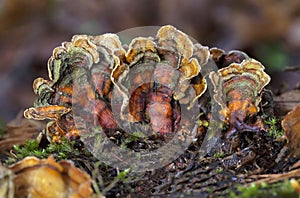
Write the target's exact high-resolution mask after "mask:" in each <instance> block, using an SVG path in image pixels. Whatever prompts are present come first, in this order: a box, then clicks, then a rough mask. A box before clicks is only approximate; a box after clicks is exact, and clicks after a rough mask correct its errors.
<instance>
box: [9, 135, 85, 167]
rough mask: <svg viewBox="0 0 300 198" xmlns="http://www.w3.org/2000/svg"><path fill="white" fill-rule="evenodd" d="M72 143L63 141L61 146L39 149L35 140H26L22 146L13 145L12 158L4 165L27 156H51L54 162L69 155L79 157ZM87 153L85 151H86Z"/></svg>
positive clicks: (54, 145) (55, 145)
mask: <svg viewBox="0 0 300 198" xmlns="http://www.w3.org/2000/svg"><path fill="white" fill-rule="evenodd" d="M74 144H75V142H74V141H68V140H67V139H63V140H62V143H61V144H49V145H48V146H47V147H46V148H40V147H39V144H38V142H37V141H36V140H27V141H26V142H25V144H24V145H22V146H21V145H14V146H13V149H14V151H15V152H14V153H15V157H14V158H9V159H8V160H7V161H6V162H5V163H6V164H11V163H14V162H16V161H18V160H21V159H23V158H25V157H27V156H35V157H38V158H40V159H43V158H47V157H48V156H50V155H53V156H54V158H55V159H56V160H61V159H67V158H68V156H71V155H77V154H78V155H79V154H80V153H83V152H85V151H80V150H79V149H77V148H75V147H74ZM86 152H87V151H86Z"/></svg>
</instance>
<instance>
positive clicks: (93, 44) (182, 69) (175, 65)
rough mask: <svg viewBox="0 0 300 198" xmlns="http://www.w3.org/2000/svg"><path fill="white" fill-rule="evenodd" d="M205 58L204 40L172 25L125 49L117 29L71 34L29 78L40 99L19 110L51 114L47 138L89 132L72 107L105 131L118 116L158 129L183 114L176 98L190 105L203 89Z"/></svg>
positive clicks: (170, 126) (172, 126)
mask: <svg viewBox="0 0 300 198" xmlns="http://www.w3.org/2000/svg"><path fill="white" fill-rule="evenodd" d="M208 58H209V50H208V47H203V46H202V45H200V44H193V42H192V41H191V40H190V39H189V37H188V36H187V35H186V34H185V33H183V32H181V31H179V30H177V29H176V28H175V27H173V26H170V25H167V26H163V27H161V28H160V29H159V30H158V32H157V35H156V37H155V38H153V37H137V38H134V39H133V40H132V41H131V43H130V45H129V49H128V50H127V51H126V50H125V49H124V48H123V47H122V43H121V41H120V40H119V38H118V36H117V35H116V34H103V35H100V36H87V35H75V36H73V38H72V40H71V42H64V43H62V45H61V46H60V47H57V48H55V49H54V50H53V55H52V56H51V57H50V59H49V61H48V73H49V79H50V80H45V79H43V78H37V79H36V80H35V81H34V83H33V88H34V92H35V93H36V94H37V95H38V99H37V100H36V101H35V104H34V107H32V108H29V109H27V110H25V112H24V116H25V117H26V118H29V119H36V120H44V119H50V120H52V121H51V122H49V123H48V125H47V129H46V133H47V137H48V139H49V140H50V141H51V142H60V141H61V138H62V137H67V138H68V139H76V138H78V137H79V136H80V134H82V133H86V132H87V131H88V130H82V129H78V128H77V127H76V126H75V123H74V108H75V107H76V108H80V109H81V111H80V116H81V117H83V118H84V119H85V120H86V122H89V123H90V124H91V125H93V126H94V127H95V126H99V125H100V126H101V127H102V128H103V129H104V130H115V129H117V128H118V127H119V126H118V122H117V120H116V116H119V117H120V118H121V119H122V120H123V121H124V120H125V121H127V122H145V123H149V124H150V126H151V129H152V130H153V131H154V132H157V133H160V134H165V133H170V132H174V131H177V128H178V122H179V121H180V119H181V117H180V107H179V106H178V103H181V104H185V105H187V106H188V107H187V109H190V108H191V107H192V106H193V105H194V103H195V102H196V101H197V99H198V98H199V97H200V96H201V95H202V94H203V93H204V92H205V90H206V88H207V85H206V81H205V79H204V78H202V77H199V76H201V74H200V71H201V67H202V66H203V65H205V64H206V63H207V61H208ZM195 77H198V80H196V81H193V83H191V79H193V78H195ZM115 90H117V91H118V92H117V93H116V92H114V91H115ZM114 94H117V96H118V97H119V98H121V99H120V100H121V109H120V112H119V113H120V115H114V114H113V112H112V105H113V104H112V100H113V98H112V97H113V95H114Z"/></svg>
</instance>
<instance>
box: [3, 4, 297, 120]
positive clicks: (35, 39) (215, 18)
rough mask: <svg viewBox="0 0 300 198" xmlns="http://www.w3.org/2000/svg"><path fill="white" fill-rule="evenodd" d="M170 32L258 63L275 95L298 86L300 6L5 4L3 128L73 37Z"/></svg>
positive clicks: (27, 101)
mask: <svg viewBox="0 0 300 198" xmlns="http://www.w3.org/2000/svg"><path fill="white" fill-rule="evenodd" d="M165 24H171V25H174V26H176V27H177V28H178V29H180V30H182V31H183V32H185V33H187V34H188V35H190V36H191V37H193V38H195V39H196V40H197V41H198V42H200V43H201V44H203V45H207V46H210V47H219V48H222V49H225V50H231V49H239V50H243V51H245V52H246V53H248V54H249V55H250V56H252V57H254V58H256V59H258V60H259V61H261V62H262V63H263V64H264V65H265V67H266V70H267V72H268V73H269V74H270V75H271V76H272V83H271V88H272V89H273V91H274V93H275V94H277V93H279V91H280V90H282V89H292V88H295V87H296V86H298V85H297V83H298V82H299V81H300V80H299V79H300V71H299V70H293V71H291V70H290V71H284V69H286V68H287V67H298V68H299V65H300V56H299V55H300V3H299V0H285V1H281V0H251V1H250V0H249V1H246V0H245V1H241V0H214V1H211V0H184V1H183V0H151V1H150V0H138V1H130V0H42V1H41V0H0V54H1V56H0V120H1V121H2V122H8V121H10V120H11V119H13V118H15V117H16V116H17V114H18V113H19V112H22V111H23V110H24V109H25V108H27V107H30V106H32V104H33V101H34V99H35V98H36V96H35V95H34V93H33V91H32V82H33V80H34V79H35V78H37V77H44V78H47V60H48V58H49V57H50V56H51V54H52V50H53V48H55V47H56V46H60V44H61V43H62V42H63V41H69V40H70V39H71V37H72V35H74V34H92V35H99V34H103V33H107V32H112V33H117V32H119V31H123V30H126V29H129V28H133V27H138V26H161V25H165Z"/></svg>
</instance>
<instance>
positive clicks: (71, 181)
mask: <svg viewBox="0 0 300 198" xmlns="http://www.w3.org/2000/svg"><path fill="white" fill-rule="evenodd" d="M0 176H1V177H0V184H1V187H0V190H1V191H0V196H1V197H8V198H10V197H11V198H12V197H34V198H52V197H57V198H63V197H70V198H89V197H92V196H93V189H92V187H91V183H92V180H91V178H90V176H89V175H88V174H87V173H85V172H83V171H81V170H79V169H78V168H76V167H75V166H74V165H73V163H72V162H71V161H60V162H55V160H54V158H53V157H51V156H50V157H48V158H47V159H43V160H40V159H38V158H36V157H26V158H24V159H23V160H21V161H19V162H17V163H15V164H13V165H11V166H9V167H7V168H5V167H2V166H0ZM2 193H5V194H2Z"/></svg>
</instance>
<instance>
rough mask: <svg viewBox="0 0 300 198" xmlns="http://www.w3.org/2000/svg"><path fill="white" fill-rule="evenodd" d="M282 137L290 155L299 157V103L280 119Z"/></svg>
mask: <svg viewBox="0 0 300 198" xmlns="http://www.w3.org/2000/svg"><path fill="white" fill-rule="evenodd" d="M281 125H282V128H283V130H284V135H283V138H285V139H286V140H287V145H286V146H287V148H289V149H290V151H291V153H292V155H294V156H296V157H300V104H299V105H297V106H296V107H294V108H293V110H292V111H290V112H289V113H288V114H287V115H286V116H285V117H284V118H283V120H282V122H281Z"/></svg>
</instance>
